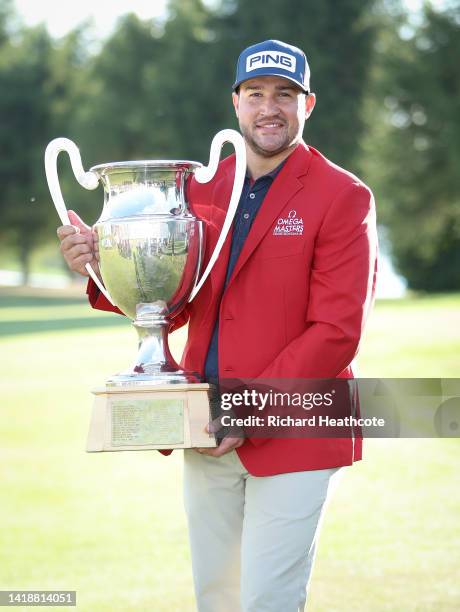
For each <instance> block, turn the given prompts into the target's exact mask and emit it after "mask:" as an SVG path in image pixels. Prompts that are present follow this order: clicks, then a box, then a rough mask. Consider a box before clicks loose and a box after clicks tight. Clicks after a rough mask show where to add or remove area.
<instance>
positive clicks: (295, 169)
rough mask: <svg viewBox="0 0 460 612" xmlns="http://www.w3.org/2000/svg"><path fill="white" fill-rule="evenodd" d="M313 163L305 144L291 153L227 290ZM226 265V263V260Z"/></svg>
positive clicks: (274, 184) (244, 248) (245, 244)
mask: <svg viewBox="0 0 460 612" xmlns="http://www.w3.org/2000/svg"><path fill="white" fill-rule="evenodd" d="M310 161H311V152H310V151H309V150H308V148H307V147H306V145H305V144H304V143H301V144H299V145H298V146H297V149H296V150H295V151H294V152H293V153H291V155H290V156H289V158H288V159H287V161H286V163H285V165H284V167H283V168H282V169H281V171H280V173H279V174H278V175H277V177H276V178H275V180H274V181H273V184H272V186H271V187H270V189H269V191H268V193H267V195H266V197H265V200H264V201H263V203H262V206H261V208H260V210H259V212H258V213H257V216H256V218H255V220H254V224H253V226H252V227H251V230H250V232H249V235H248V237H247V239H246V242H245V243H244V245H243V248H242V250H241V253H240V255H239V257H238V260H237V262H236V265H235V269H234V270H233V274H232V276H231V278H230V280H229V283H228V286H230V285H231V283H232V281H233V280H234V278H235V277H236V275H237V274H238V273H239V271H240V270H241V268H242V267H243V266H244V265H245V263H246V262H247V260H248V259H249V257H250V256H251V254H252V253H253V251H254V249H255V248H256V247H257V245H258V244H259V242H260V241H261V240H262V238H263V237H264V236H265V234H266V233H267V231H268V230H269V229H270V227H271V226H272V225H273V223H274V222H275V220H276V218H277V217H278V216H279V213H280V212H281V211H282V209H283V208H284V207H285V206H286V204H287V203H288V202H289V200H290V199H291V198H293V197H294V195H295V194H296V193H297V192H298V191H300V189H302V187H303V183H302V182H301V181H300V180H299V178H298V177H300V176H303V175H305V174H307V172H308V168H309V166H310ZM226 261H227V260H226Z"/></svg>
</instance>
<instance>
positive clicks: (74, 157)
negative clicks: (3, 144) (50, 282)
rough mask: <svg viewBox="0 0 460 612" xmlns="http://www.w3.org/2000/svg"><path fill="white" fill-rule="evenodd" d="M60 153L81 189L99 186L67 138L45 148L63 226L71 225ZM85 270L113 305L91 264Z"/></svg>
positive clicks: (49, 177) (48, 175) (46, 161)
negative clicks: (67, 159) (61, 179)
mask: <svg viewBox="0 0 460 612" xmlns="http://www.w3.org/2000/svg"><path fill="white" fill-rule="evenodd" d="M61 151H66V153H67V154H68V155H69V157H70V163H71V164H72V170H73V173H74V175H75V178H76V179H77V181H78V182H79V183H80V185H81V186H82V187H84V188H85V189H96V187H97V186H98V185H99V178H98V176H97V174H96V173H95V172H85V171H84V170H83V166H82V163H81V156H80V151H79V150H78V147H77V145H76V144H75V143H74V142H73V141H72V140H69V139H68V138H55V139H54V140H52V141H51V142H50V143H49V145H48V146H47V147H46V151H45V173H46V180H47V181H48V187H49V190H50V193H51V198H52V200H53V202H54V206H55V207H56V211H57V213H58V215H59V218H60V219H61V221H62V223H63V225H71V223H70V219H69V214H68V212H67V207H66V205H65V202H64V199H63V197H62V192H61V186H60V184H59V177H58V173H57V158H58V155H59V153H60V152H61ZM85 268H86V269H87V271H88V274H89V275H90V276H91V278H92V279H93V281H94V282H95V283H96V285H97V287H98V289H99V290H100V291H101V292H102V294H103V295H104V296H105V297H106V298H107V299H108V300H109V302H110V303H111V304H113V300H112V298H111V297H110V295H109V292H108V291H107V289H106V288H105V287H104V285H103V284H102V283H101V281H100V280H99V278H98V277H97V275H96V273H95V272H94V270H93V268H92V267H91V264H89V263H87V264H86V265H85Z"/></svg>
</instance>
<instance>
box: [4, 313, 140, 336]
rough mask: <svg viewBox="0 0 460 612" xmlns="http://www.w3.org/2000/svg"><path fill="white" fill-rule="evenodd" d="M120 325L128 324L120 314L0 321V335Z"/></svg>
mask: <svg viewBox="0 0 460 612" xmlns="http://www.w3.org/2000/svg"><path fill="white" fill-rule="evenodd" d="M122 325H129V320H127V319H126V318H125V317H121V316H118V317H107V318H103V317H84V318H83V317H82V318H74V319H72V318H69V319H54V320H52V319H49V320H46V319H45V320H35V321H2V322H0V337H6V336H20V335H24V334H34V333H44V332H50V331H64V330H75V329H82V330H84V329H91V328H96V327H98V328H100V327H121V326H122Z"/></svg>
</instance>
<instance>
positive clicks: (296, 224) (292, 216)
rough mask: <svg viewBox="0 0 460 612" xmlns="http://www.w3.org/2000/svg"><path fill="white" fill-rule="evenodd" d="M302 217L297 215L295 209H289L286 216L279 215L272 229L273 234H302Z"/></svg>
mask: <svg viewBox="0 0 460 612" xmlns="http://www.w3.org/2000/svg"><path fill="white" fill-rule="evenodd" d="M302 234H303V218H302V217H298V216H297V211H296V210H290V211H289V212H288V216H287V217H286V218H283V217H280V218H279V219H278V221H277V222H276V227H275V229H274V230H273V235H274V236H302Z"/></svg>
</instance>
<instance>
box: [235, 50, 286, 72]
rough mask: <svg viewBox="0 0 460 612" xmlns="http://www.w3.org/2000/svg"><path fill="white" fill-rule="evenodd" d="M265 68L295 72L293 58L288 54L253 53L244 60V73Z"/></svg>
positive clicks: (271, 52) (274, 52)
mask: <svg viewBox="0 0 460 612" xmlns="http://www.w3.org/2000/svg"><path fill="white" fill-rule="evenodd" d="M267 67H268V68H282V69H283V70H288V71H289V72H295V57H294V56H293V55H290V54H289V53H279V52H277V51H265V52H263V53H253V54H252V55H248V57H247V58H246V72H251V70H257V69H258V68H267Z"/></svg>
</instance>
